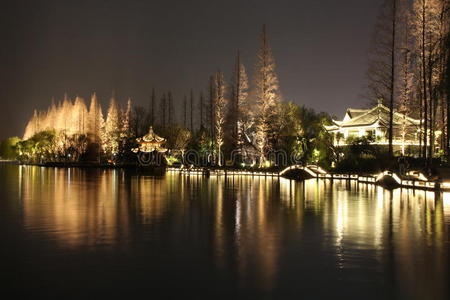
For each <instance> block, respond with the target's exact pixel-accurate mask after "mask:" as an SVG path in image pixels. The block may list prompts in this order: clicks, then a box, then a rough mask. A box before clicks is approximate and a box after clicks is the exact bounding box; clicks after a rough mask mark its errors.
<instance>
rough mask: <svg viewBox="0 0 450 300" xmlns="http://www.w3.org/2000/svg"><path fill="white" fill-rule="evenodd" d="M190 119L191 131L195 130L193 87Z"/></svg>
mask: <svg viewBox="0 0 450 300" xmlns="http://www.w3.org/2000/svg"><path fill="white" fill-rule="evenodd" d="M189 112H190V120H191V124H190V125H191V131H192V132H194V91H193V90H192V89H191V98H190V110H189Z"/></svg>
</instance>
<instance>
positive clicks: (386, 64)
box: [367, 0, 399, 157]
mask: <svg viewBox="0 0 450 300" xmlns="http://www.w3.org/2000/svg"><path fill="white" fill-rule="evenodd" d="M397 1H398V0H384V2H383V3H382V5H381V7H380V11H379V15H378V18H377V22H376V26H375V32H374V35H373V39H372V45H371V49H370V51H369V62H368V64H369V67H368V70H367V79H368V86H367V87H368V95H367V96H368V98H369V100H370V101H371V102H372V103H376V102H378V101H379V100H380V99H381V100H382V101H383V103H384V104H385V105H386V106H387V107H388V108H389V120H388V122H389V125H388V128H387V138H388V145H389V155H390V156H391V157H392V156H393V138H394V123H393V120H394V108H395V105H396V102H397V101H396V99H395V98H396V84H395V83H396V80H395V77H396V70H397V69H396V62H397V58H398V47H397V31H398V22H399V21H398V18H399V14H398V4H397Z"/></svg>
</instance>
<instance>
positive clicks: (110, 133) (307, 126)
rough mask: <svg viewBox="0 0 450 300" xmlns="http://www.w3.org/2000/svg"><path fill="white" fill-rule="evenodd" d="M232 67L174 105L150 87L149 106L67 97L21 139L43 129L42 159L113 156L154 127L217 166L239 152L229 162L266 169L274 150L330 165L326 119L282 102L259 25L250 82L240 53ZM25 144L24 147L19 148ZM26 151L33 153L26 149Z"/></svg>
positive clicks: (173, 145)
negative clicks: (105, 104)
mask: <svg viewBox="0 0 450 300" xmlns="http://www.w3.org/2000/svg"><path fill="white" fill-rule="evenodd" d="M233 69H234V70H233V74H232V76H231V80H230V82H229V83H227V82H226V80H225V75H224V74H223V73H222V72H221V71H217V72H216V73H215V74H213V75H212V76H210V78H209V82H208V88H207V90H206V91H202V92H200V93H199V97H195V96H194V92H193V91H192V90H191V91H190V93H189V97H187V96H185V97H184V99H183V102H182V103H181V104H182V105H178V106H176V105H175V101H174V99H173V96H172V93H171V92H170V91H169V92H166V93H162V94H160V95H158V96H157V95H156V92H155V89H153V90H152V93H151V97H150V101H149V103H148V105H146V106H132V105H131V100H128V102H127V104H126V106H125V107H123V108H121V107H119V105H118V104H117V101H116V100H115V98H114V97H112V99H111V101H110V104H109V107H108V110H107V112H106V114H105V115H103V111H102V108H101V106H100V104H99V102H98V99H97V97H96V95H95V94H93V95H92V97H91V101H90V104H89V107H88V106H86V104H85V102H84V100H83V99H82V98H80V97H76V98H75V99H74V100H73V101H72V100H70V99H69V98H68V97H67V96H66V97H65V98H64V99H63V101H62V102H60V103H58V104H52V106H51V107H50V108H49V109H48V111H46V112H35V113H34V115H33V117H32V118H31V120H30V121H29V123H28V125H27V127H26V130H25V134H24V141H23V143H28V142H26V141H30V143H31V144H33V142H31V141H36V140H39V139H41V138H42V137H43V136H42V134H41V133H42V132H46V133H47V135H45V139H46V140H49V139H50V140H51V142H45V144H49V145H54V146H53V148H54V149H52V150H51V151H47V150H42V151H43V152H45V153H47V154H48V155H47V154H46V155H44V156H45V157H46V159H48V158H47V157H50V158H51V157H60V158H63V159H67V157H68V154H69V152H70V153H71V159H72V160H73V159H75V157H77V158H79V157H81V156H82V153H83V152H89V151H91V152H95V153H94V154H95V155H94V156H95V157H96V158H99V157H104V158H107V159H109V160H113V161H117V160H120V159H121V158H122V157H123V154H125V153H126V152H129V151H130V149H131V148H132V147H134V146H135V145H134V144H133V142H134V140H135V138H136V137H140V136H143V135H144V134H146V133H147V131H148V128H149V127H150V126H153V127H154V128H155V131H156V132H157V133H158V134H159V135H161V136H163V137H165V138H167V145H166V147H167V148H169V149H172V150H180V151H178V152H179V153H180V152H181V153H182V155H183V153H184V152H185V150H187V149H194V150H198V151H199V153H204V154H206V155H208V157H210V160H209V162H213V160H215V163H218V164H219V165H222V164H223V163H224V162H225V160H226V157H230V156H232V154H233V155H236V153H237V154H238V158H239V159H238V160H235V161H234V162H235V163H239V164H241V163H243V162H244V161H246V162H247V161H251V162H252V164H253V165H257V166H269V165H271V164H272V163H277V161H276V159H274V158H273V157H271V158H269V156H270V155H269V153H270V152H271V151H272V150H283V151H285V152H286V153H287V154H288V155H289V154H291V153H293V154H295V155H296V156H298V157H299V156H303V157H304V158H305V160H310V161H314V162H317V161H318V158H319V157H320V156H321V160H323V161H327V162H328V163H329V162H331V160H333V155H334V154H333V153H332V152H333V149H332V145H331V139H330V137H329V136H328V134H327V133H326V131H325V130H324V128H323V126H322V125H323V122H326V121H327V120H329V118H328V117H327V116H326V115H324V114H315V113H314V112H313V111H311V110H308V109H306V108H304V107H299V106H297V105H295V104H293V103H284V102H282V101H281V95H280V91H279V84H278V77H277V74H276V72H275V63H274V59H273V56H272V51H271V48H270V46H269V42H268V38H267V32H266V27H265V26H263V28H262V32H261V36H260V48H259V51H258V53H257V58H256V64H255V67H254V75H253V78H252V79H253V80H252V81H250V80H249V77H248V75H247V71H246V68H245V66H244V64H243V62H242V60H241V56H240V53H239V51H238V52H237V55H236V57H235V62H234V68H233ZM204 95H206V97H205V96H204ZM176 107H177V108H178V111H176V109H175V108H176ZM180 110H181V111H180ZM180 112H181V113H180ZM177 113H178V114H177ZM177 115H178V118H177ZM50 137H51V138H50ZM81 137H83V138H84V139H85V140H86V141H88V144H89V145H90V146H89V145H88V146H87V147H85V146H84V143H82V144H80V147H81V145H83V147H82V148H80V149H75V150H76V151H74V150H73V148H76V145H75V144H76V143H72V141H76V140H77V139H78V140H79V139H80V138H81ZM31 144H30V145H31ZM37 144H39V143H37ZM37 144H36V143H34V144H33V145H37ZM41 144H43V143H41ZM92 145H96V147H92ZM31 148H33V147H22V152H23V153H24V152H26V150H25V149H31ZM69 149H71V151H69ZM42 151H41V152H42ZM35 152H36V151H35ZM72 152H73V153H72ZM28 153H29V155H30V156H34V157H36V155H33V154H31V153H32V151H31V152H30V151H28ZM330 153H331V154H330ZM223 154H225V155H223Z"/></svg>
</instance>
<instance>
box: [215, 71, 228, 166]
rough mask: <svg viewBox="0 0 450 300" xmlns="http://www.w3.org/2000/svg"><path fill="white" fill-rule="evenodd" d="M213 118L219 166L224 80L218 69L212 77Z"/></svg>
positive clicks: (223, 117) (222, 131)
mask: <svg viewBox="0 0 450 300" xmlns="http://www.w3.org/2000/svg"><path fill="white" fill-rule="evenodd" d="M214 85H215V88H214V91H215V95H214V109H215V111H214V120H215V146H216V151H217V157H218V162H219V166H221V165H222V146H223V143H224V125H225V113H226V111H225V110H226V100H225V81H224V77H223V73H222V72H220V71H218V72H217V73H216V75H215V77H214Z"/></svg>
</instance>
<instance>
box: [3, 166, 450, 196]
mask: <svg viewBox="0 0 450 300" xmlns="http://www.w3.org/2000/svg"><path fill="white" fill-rule="evenodd" d="M0 163H16V164H20V165H34V166H40V167H57V168H89V167H93V168H105V169H107V168H121V169H136V168H138V167H137V166H123V165H99V164H95V165H94V164H79V163H73V164H72V163H64V164H62V163H57V164H52V163H49V164H24V163H19V162H14V161H0ZM138 169H141V168H138ZM142 169H145V168H142ZM142 169H141V170H142ZM166 171H167V172H171V173H178V174H180V175H186V176H191V175H193V176H206V177H209V176H251V177H271V178H275V177H277V178H278V177H283V178H288V179H293V180H306V179H327V180H349V181H357V182H360V183H366V184H376V185H380V186H383V187H385V188H389V189H395V188H409V189H420V190H429V191H450V180H449V181H444V180H429V179H428V178H427V177H426V176H425V175H423V174H422V173H420V172H409V173H408V174H406V175H399V174H397V173H395V172H391V171H384V172H381V173H379V174H364V175H363V174H338V173H331V172H327V171H326V170H324V169H322V168H320V167H318V166H315V165H309V166H301V165H294V166H290V167H288V168H285V169H284V170H282V171H279V172H277V171H271V172H270V171H262V170H232V169H219V168H210V167H204V168H199V167H188V168H186V167H181V168H174V167H167V168H166ZM163 172H164V171H163ZM160 174H161V172H158V175H160Z"/></svg>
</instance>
